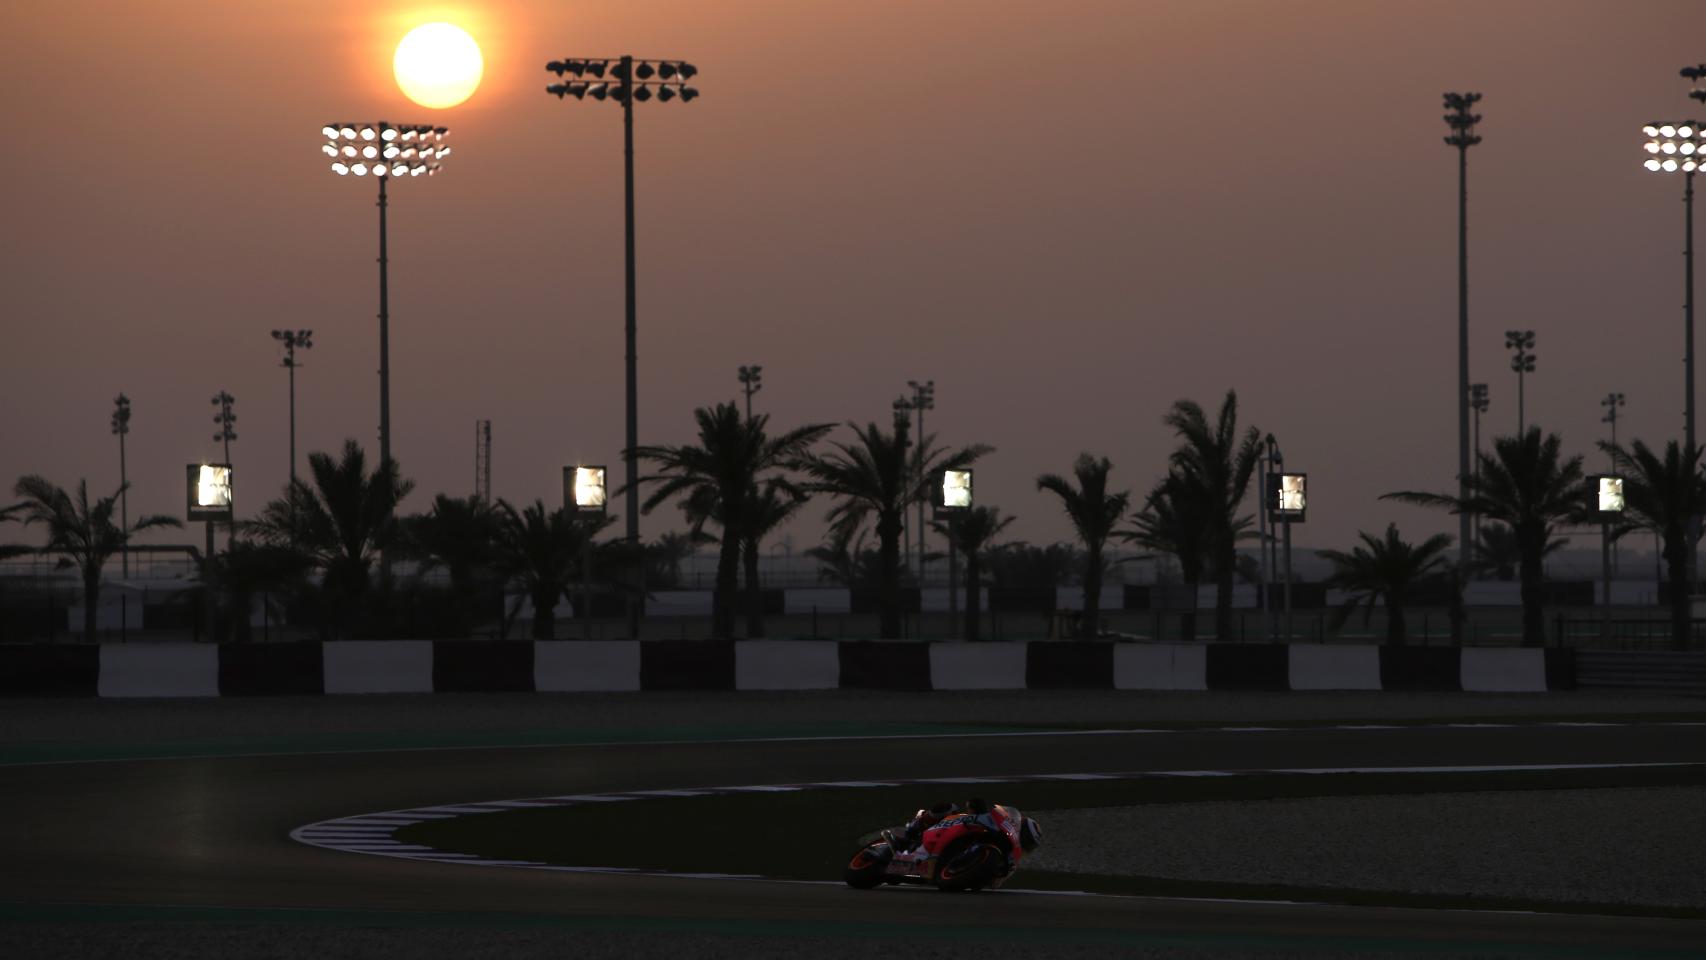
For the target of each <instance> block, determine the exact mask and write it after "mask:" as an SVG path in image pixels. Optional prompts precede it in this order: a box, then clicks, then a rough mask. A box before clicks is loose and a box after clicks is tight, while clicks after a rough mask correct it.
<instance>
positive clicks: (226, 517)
mask: <svg viewBox="0 0 1706 960" xmlns="http://www.w3.org/2000/svg"><path fill="white" fill-rule="evenodd" d="M186 475H187V476H188V478H189V484H188V496H189V509H188V515H189V519H191V520H209V521H220V522H224V523H229V522H231V503H232V500H231V465H230V464H229V463H192V464H190V465H189V468H188V470H187V471H186Z"/></svg>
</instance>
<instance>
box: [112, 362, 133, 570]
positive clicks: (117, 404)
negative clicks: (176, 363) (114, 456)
mask: <svg viewBox="0 0 1706 960" xmlns="http://www.w3.org/2000/svg"><path fill="white" fill-rule="evenodd" d="M112 427H113V433H114V434H115V435H116V436H117V437H118V509H119V523H120V524H121V527H120V529H123V530H129V529H130V489H129V488H130V478H129V477H128V476H127V475H126V473H125V468H124V438H125V435H126V434H128V433H130V398H129V397H127V396H125V395H124V394H122V393H121V394H119V395H118V396H116V397H114V398H113V420H112ZM119 557H120V560H121V562H122V563H123V571H124V576H125V578H126V579H129V577H130V544H129V543H122V544H120V545H119Z"/></svg>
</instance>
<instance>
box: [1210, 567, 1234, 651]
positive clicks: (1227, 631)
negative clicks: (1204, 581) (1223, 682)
mask: <svg viewBox="0 0 1706 960" xmlns="http://www.w3.org/2000/svg"><path fill="white" fill-rule="evenodd" d="M1219 559H1220V562H1219V563H1217V564H1215V565H1214V634H1215V639H1216V640H1218V641H1219V642H1221V643H1229V642H1231V640H1232V576H1233V573H1234V572H1235V571H1234V569H1233V568H1234V567H1235V566H1236V565H1237V559H1238V555H1237V554H1236V553H1235V552H1234V551H1233V550H1232V548H1231V546H1230V545H1228V546H1227V547H1226V549H1224V550H1222V551H1220V558H1219Z"/></svg>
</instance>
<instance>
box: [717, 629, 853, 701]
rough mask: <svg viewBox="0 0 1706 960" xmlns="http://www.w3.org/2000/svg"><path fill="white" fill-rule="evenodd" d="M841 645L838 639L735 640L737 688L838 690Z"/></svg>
mask: <svg viewBox="0 0 1706 960" xmlns="http://www.w3.org/2000/svg"><path fill="white" fill-rule="evenodd" d="M840 685H841V649H840V644H838V643H836V642H835V641H834V640H746V641H742V642H741V643H737V644H735V689H736V690H834V689H835V688H837V687H839V686H840Z"/></svg>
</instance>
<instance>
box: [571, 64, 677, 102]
mask: <svg viewBox="0 0 1706 960" xmlns="http://www.w3.org/2000/svg"><path fill="white" fill-rule="evenodd" d="M630 64H631V65H632V71H631V75H630V67H629V65H630ZM545 69H546V70H549V71H550V72H552V73H554V74H556V75H557V76H558V77H563V76H570V77H573V78H574V79H572V80H568V81H565V82H562V83H553V84H551V85H550V86H547V87H546V88H545V92H546V93H549V94H552V95H554V96H556V98H557V99H559V100H561V99H562V98H564V97H574V98H575V99H576V100H585V99H586V98H587V97H591V98H593V99H594V100H600V101H602V100H613V101H615V102H617V103H624V102H626V101H627V100H628V98H629V97H632V98H633V99H634V100H636V101H638V102H640V103H645V102H646V101H647V100H651V99H653V98H654V97H655V98H657V100H658V102H659V103H668V102H670V101H671V100H674V99H677V98H680V100H681V102H682V103H690V102H692V100H693V99H694V98H695V97H697V96H699V88H697V87H694V86H690V85H689V84H688V81H689V80H692V79H693V78H694V77H695V76H697V75H698V73H699V68H698V67H695V66H694V65H693V64H691V63H687V62H685V61H682V60H624V59H622V58H619V57H618V58H606V59H602V60H588V59H580V58H577V59H568V60H552V61H551V62H550V63H547V64H546V65H545Z"/></svg>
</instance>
